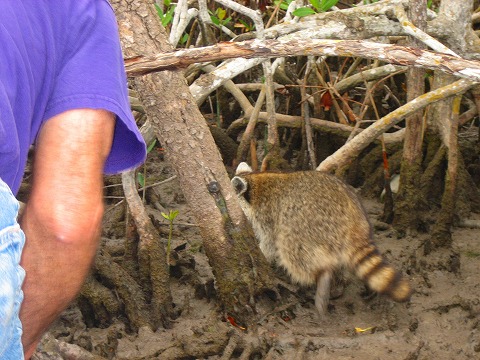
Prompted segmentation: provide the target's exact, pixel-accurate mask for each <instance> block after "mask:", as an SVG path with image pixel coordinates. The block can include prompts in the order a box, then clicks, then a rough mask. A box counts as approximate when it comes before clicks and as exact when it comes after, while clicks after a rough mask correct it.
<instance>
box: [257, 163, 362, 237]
mask: <svg viewBox="0 0 480 360" xmlns="http://www.w3.org/2000/svg"><path fill="white" fill-rule="evenodd" d="M255 176H262V174H261V173H260V174H252V175H249V177H255ZM251 180H254V179H251ZM249 183H250V184H253V186H252V189H251V191H252V194H251V203H252V207H254V208H256V209H257V211H256V212H255V213H256V214H257V216H261V217H262V218H263V219H262V223H264V224H265V223H266V224H272V226H276V227H277V229H272V230H276V231H275V232H278V231H279V230H280V229H279V228H281V229H282V231H283V230H284V227H285V228H292V229H294V230H295V231H298V234H299V236H302V237H303V238H304V239H305V238H307V239H308V238H312V239H316V240H317V241H318V236H319V235H321V236H324V237H325V239H327V238H329V239H330V240H333V239H336V238H343V239H344V240H343V241H345V236H347V234H348V232H350V231H351V228H352V227H355V228H356V229H357V231H360V232H362V233H364V232H366V233H369V231H370V224H369V222H368V218H367V216H366V215H365V211H364V209H363V207H362V205H361V203H360V201H359V200H358V197H357V196H356V194H355V193H354V191H353V190H352V189H351V188H350V187H349V186H348V185H346V184H344V183H343V182H342V181H340V180H339V179H337V178H336V177H334V176H332V175H330V174H327V173H323V172H318V171H304V172H295V173H290V174H268V181H264V180H262V181H258V182H256V181H249ZM267 197H268V198H267Z"/></svg>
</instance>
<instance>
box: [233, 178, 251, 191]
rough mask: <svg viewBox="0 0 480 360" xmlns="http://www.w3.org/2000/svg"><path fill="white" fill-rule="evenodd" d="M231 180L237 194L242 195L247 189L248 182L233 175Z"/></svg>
mask: <svg viewBox="0 0 480 360" xmlns="http://www.w3.org/2000/svg"><path fill="white" fill-rule="evenodd" d="M231 181H232V185H233V188H234V189H235V192H236V193H237V195H242V194H244V193H245V192H246V191H247V190H248V183H247V181H246V180H245V179H244V178H241V177H240V176H234V177H233V179H232V180H231Z"/></svg>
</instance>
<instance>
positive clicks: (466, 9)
mask: <svg viewBox="0 0 480 360" xmlns="http://www.w3.org/2000/svg"><path fill="white" fill-rule="evenodd" d="M472 10H473V0H466V1H464V0H449V1H442V2H441V5H440V9H439V19H440V20H442V19H443V21H445V22H446V24H450V26H449V27H448V31H450V34H451V39H456V41H457V43H456V48H455V50H456V51H457V52H459V53H460V54H464V53H465V52H466V50H467V49H466V48H467V43H466V42H465V37H466V34H467V33H468V32H469V29H470V28H471V20H468V19H471V14H472ZM453 81H454V79H453V78H452V77H451V76H450V75H445V74H440V73H439V72H438V71H435V73H434V87H441V86H445V85H447V84H448V83H451V82H453ZM454 105H455V106H454ZM459 109H460V98H459V97H457V98H455V99H453V98H452V99H448V100H444V101H441V102H438V103H437V104H435V105H434V106H433V107H432V109H431V110H432V113H431V117H430V120H431V122H432V123H434V124H435V125H436V129H435V130H436V131H438V133H439V135H440V137H441V139H442V142H443V144H444V145H445V146H446V147H447V148H448V155H447V158H448V168H447V172H446V174H445V188H444V192H443V197H442V207H441V210H440V213H439V216H438V218H437V221H436V223H435V225H434V227H433V231H432V239H431V243H430V242H427V243H426V247H425V252H426V253H428V251H430V250H431V249H432V248H437V247H450V246H451V244H452V234H451V227H452V225H453V222H454V217H455V199H456V192H457V183H458V181H457V178H458V163H459V159H458V157H459V152H458V139H457V138H458V113H459Z"/></svg>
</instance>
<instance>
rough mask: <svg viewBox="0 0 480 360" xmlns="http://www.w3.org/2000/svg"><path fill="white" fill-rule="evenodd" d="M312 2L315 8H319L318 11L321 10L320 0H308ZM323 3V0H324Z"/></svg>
mask: <svg viewBox="0 0 480 360" xmlns="http://www.w3.org/2000/svg"><path fill="white" fill-rule="evenodd" d="M308 1H309V2H310V4H311V5H312V6H313V7H314V8H315V9H317V11H320V6H321V4H320V0H308ZM322 3H323V1H322Z"/></svg>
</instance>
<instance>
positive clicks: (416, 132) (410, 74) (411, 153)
mask: <svg viewBox="0 0 480 360" xmlns="http://www.w3.org/2000/svg"><path fill="white" fill-rule="evenodd" d="M409 5H410V6H409V10H410V12H409V16H410V19H411V21H412V22H413V24H414V25H415V26H416V27H417V28H419V29H420V30H424V29H425V28H426V26H427V1H426V0H422V1H418V0H410V2H409ZM409 45H411V46H413V47H418V48H423V47H424V46H423V45H422V44H421V43H420V41H418V40H415V39H411V40H410V44H409ZM424 82H425V71H424V70H423V69H416V68H410V69H408V71H407V102H410V101H412V100H413V99H415V98H417V97H418V96H420V95H422V94H423V93H424V92H425V83H424ZM423 113H424V112H423V111H417V112H415V113H413V114H412V115H410V116H409V117H407V118H406V132H405V141H404V146H403V158H402V163H401V168H400V188H399V192H398V195H397V198H396V208H395V214H394V226H395V227H396V229H397V230H398V231H400V232H403V231H405V230H414V231H416V230H418V228H419V226H420V222H421V217H420V209H419V206H420V203H421V202H420V201H419V200H418V199H419V196H420V194H419V190H420V187H419V184H420V177H421V174H422V172H421V166H422V142H423V132H424V128H423Z"/></svg>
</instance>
